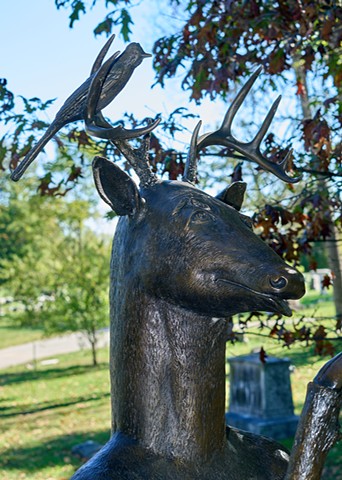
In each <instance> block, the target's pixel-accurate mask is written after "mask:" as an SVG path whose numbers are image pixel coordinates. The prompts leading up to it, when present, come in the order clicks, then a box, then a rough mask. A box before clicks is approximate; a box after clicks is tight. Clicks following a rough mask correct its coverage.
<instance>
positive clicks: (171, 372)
mask: <svg viewBox="0 0 342 480" xmlns="http://www.w3.org/2000/svg"><path fill="white" fill-rule="evenodd" d="M131 292H132V291H131ZM118 302H119V297H117V299H116V306H115V309H114V308H113V312H114V311H115V316H114V317H112V332H111V335H112V341H111V348H112V351H111V381H112V390H113V391H112V410H113V412H112V413H113V429H114V430H115V431H122V432H123V433H125V434H127V435H130V436H133V437H134V438H136V439H137V440H138V442H139V443H140V444H141V445H142V446H144V447H146V448H149V449H151V450H152V451H154V452H155V453H157V454H160V455H163V456H168V457H176V458H179V459H183V460H186V461H196V462H201V461H206V460H208V459H209V458H210V457H211V456H212V455H213V454H214V453H216V452H218V451H220V450H222V449H223V447H224V444H225V419H224V413H225V412H224V410H225V331H226V330H225V329H226V322H225V320H223V319H219V320H217V319H212V318H208V317H204V316H200V315H197V314H195V313H192V312H189V311H186V310H184V309H181V308H179V307H177V306H175V305H171V304H169V303H168V302H165V301H161V300H155V299H152V298H148V297H146V296H143V295H139V298H132V296H131V295H130V298H128V299H127V302H125V301H123V296H121V308H118Z"/></svg>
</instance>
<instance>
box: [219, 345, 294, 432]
mask: <svg viewBox="0 0 342 480" xmlns="http://www.w3.org/2000/svg"><path fill="white" fill-rule="evenodd" d="M228 362H229V365H230V399H229V411H228V412H227V413H226V421H227V424H228V425H231V426H233V427H237V428H240V429H242V430H246V431H249V432H252V433H257V434H259V435H264V436H266V437H271V438H273V439H280V438H287V437H292V436H293V435H294V434H295V432H296V428H297V424H298V417H297V416H296V415H294V411H293V401H292V391H291V381H290V371H289V366H290V361H289V360H287V359H280V358H275V357H268V358H267V360H266V362H265V363H262V362H261V361H260V356H259V354H251V355H243V356H240V357H234V358H229V359H228Z"/></svg>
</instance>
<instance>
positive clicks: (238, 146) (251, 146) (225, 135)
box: [197, 68, 301, 183]
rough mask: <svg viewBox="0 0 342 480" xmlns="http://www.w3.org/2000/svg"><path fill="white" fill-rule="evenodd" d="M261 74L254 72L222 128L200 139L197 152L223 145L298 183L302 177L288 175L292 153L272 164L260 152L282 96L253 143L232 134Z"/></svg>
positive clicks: (272, 108)
mask: <svg viewBox="0 0 342 480" xmlns="http://www.w3.org/2000/svg"><path fill="white" fill-rule="evenodd" d="M260 72H261V68H259V69H258V70H257V71H256V72H254V73H253V75H252V76H251V78H250V79H249V80H248V81H247V82H246V84H245V85H244V86H243V87H242V89H241V90H240V92H239V93H238V94H237V96H236V98H235V99H234V101H233V103H232V104H231V106H230V107H229V109H228V111H227V113H226V115H225V117H224V120H223V122H222V125H221V127H220V128H219V129H218V130H217V131H216V132H212V133H207V134H204V135H202V136H201V137H200V138H199V139H198V145H197V151H199V150H201V149H202V148H205V147H207V146H209V145H222V146H225V147H229V148H231V149H234V150H236V151H237V152H239V153H241V154H242V155H243V156H244V157H245V158H246V160H249V161H253V162H256V163H257V164H258V165H260V166H261V167H262V168H263V169H264V170H266V171H268V172H271V173H273V174H274V175H276V176H277V177H278V178H280V179H281V180H283V181H285V182H288V183H296V182H298V181H299V180H300V178H301V177H300V176H298V177H290V176H288V175H287V173H286V168H287V165H288V160H289V158H290V155H291V152H288V154H287V155H286V157H285V158H284V159H283V160H282V161H281V162H280V163H274V162H271V161H270V160H268V159H267V158H266V157H265V156H264V155H263V154H262V153H261V152H260V145H261V142H262V140H263V138H264V136H265V134H266V132H267V130H268V128H269V126H270V124H271V122H272V120H273V117H274V115H275V113H276V111H277V108H278V105H279V102H280V100H281V96H279V97H278V98H277V99H276V101H275V102H274V103H273V105H272V107H271V108H270V110H269V112H268V114H267V115H266V118H265V119H264V121H263V123H262V125H261V127H260V129H259V131H258V133H257V134H256V135H255V137H254V138H253V140H252V141H250V142H246V143H244V142H240V141H239V140H237V139H236V138H234V136H233V135H232V133H231V127H232V123H233V120H234V117H235V115H236V113H237V111H238V110H239V108H240V106H241V104H242V102H243V101H244V99H245V98H246V96H247V94H248V92H249V91H250V89H251V88H252V85H253V84H254V82H255V80H256V78H257V76H258V75H259V73H260Z"/></svg>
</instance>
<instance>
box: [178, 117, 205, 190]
mask: <svg viewBox="0 0 342 480" xmlns="http://www.w3.org/2000/svg"><path fill="white" fill-rule="evenodd" d="M201 125H202V120H200V121H199V122H198V123H197V125H196V127H195V129H194V131H193V133H192V136H191V142H190V148H189V153H188V156H187V159H186V163H185V168H184V175H183V181H184V182H186V181H188V182H191V183H194V182H195V180H196V174H197V141H198V133H199V130H200V128H201Z"/></svg>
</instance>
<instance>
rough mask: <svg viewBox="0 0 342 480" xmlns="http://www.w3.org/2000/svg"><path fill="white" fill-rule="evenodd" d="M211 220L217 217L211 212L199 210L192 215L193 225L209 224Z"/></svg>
mask: <svg viewBox="0 0 342 480" xmlns="http://www.w3.org/2000/svg"><path fill="white" fill-rule="evenodd" d="M210 220H215V217H214V215H213V214H212V213H211V212H208V211H206V210H197V211H196V212H194V213H193V214H192V215H191V218H190V221H191V223H205V222H209V221H210Z"/></svg>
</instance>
